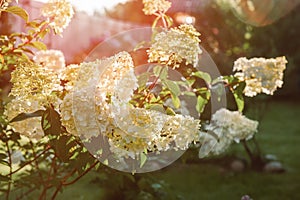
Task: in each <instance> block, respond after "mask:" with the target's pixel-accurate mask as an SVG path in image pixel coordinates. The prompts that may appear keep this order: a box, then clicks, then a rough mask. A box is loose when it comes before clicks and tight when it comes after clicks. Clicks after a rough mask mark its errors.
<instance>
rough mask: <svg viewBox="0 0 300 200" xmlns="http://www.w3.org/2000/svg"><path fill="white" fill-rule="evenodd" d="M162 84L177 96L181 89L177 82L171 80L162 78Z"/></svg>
mask: <svg viewBox="0 0 300 200" xmlns="http://www.w3.org/2000/svg"><path fill="white" fill-rule="evenodd" d="M163 84H164V85H165V86H166V87H167V88H168V89H169V90H170V92H171V93H172V94H173V95H174V96H179V95H180V93H181V91H180V88H179V86H178V84H177V83H176V82H174V81H171V80H164V81H163Z"/></svg>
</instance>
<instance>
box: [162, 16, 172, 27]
mask: <svg viewBox="0 0 300 200" xmlns="http://www.w3.org/2000/svg"><path fill="white" fill-rule="evenodd" d="M164 18H165V20H166V22H167V25H168V28H170V27H171V26H172V25H173V19H172V17H170V16H168V15H164Z"/></svg>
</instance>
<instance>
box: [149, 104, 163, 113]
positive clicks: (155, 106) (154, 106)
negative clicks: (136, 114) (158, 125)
mask: <svg viewBox="0 0 300 200" xmlns="http://www.w3.org/2000/svg"><path fill="white" fill-rule="evenodd" d="M149 109H150V110H156V111H158V112H161V113H165V109H164V107H163V105H161V104H150V105H149Z"/></svg>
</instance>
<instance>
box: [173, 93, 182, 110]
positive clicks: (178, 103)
mask: <svg viewBox="0 0 300 200" xmlns="http://www.w3.org/2000/svg"><path fill="white" fill-rule="evenodd" d="M171 98H172V103H173V105H174V107H175V108H179V107H180V99H179V98H178V96H175V95H173V94H171Z"/></svg>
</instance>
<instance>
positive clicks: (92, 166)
mask: <svg viewBox="0 0 300 200" xmlns="http://www.w3.org/2000/svg"><path fill="white" fill-rule="evenodd" d="M99 162H100V161H97V162H95V163H94V164H93V165H91V166H90V167H89V168H88V169H87V170H86V171H84V172H83V173H82V174H80V175H79V176H78V177H77V178H75V179H74V180H72V181H70V182H68V183H62V185H72V184H74V183H75V182H77V181H78V180H79V179H81V178H82V177H83V176H84V175H86V174H87V173H88V172H89V171H91V170H92V169H93V168H94V167H95V166H96V165H97V164H98V163H99Z"/></svg>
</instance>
